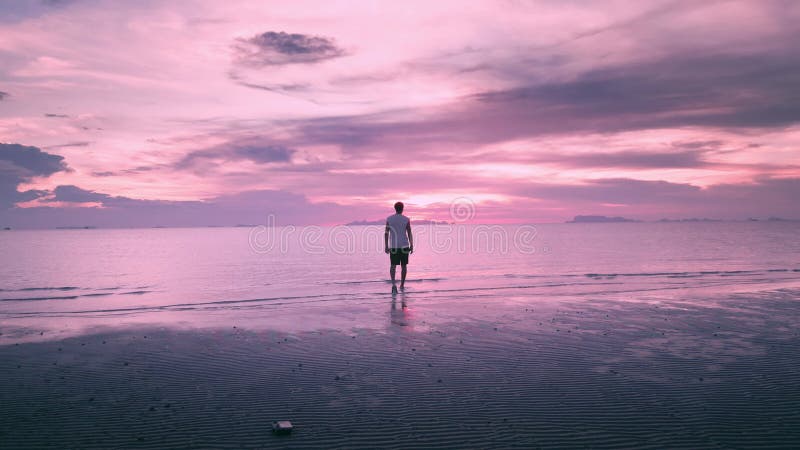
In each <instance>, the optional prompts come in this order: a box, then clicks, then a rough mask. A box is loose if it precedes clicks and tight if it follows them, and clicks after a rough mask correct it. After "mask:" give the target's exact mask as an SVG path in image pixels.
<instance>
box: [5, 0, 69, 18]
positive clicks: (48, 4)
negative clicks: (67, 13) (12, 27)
mask: <svg viewBox="0 0 800 450" xmlns="http://www.w3.org/2000/svg"><path fill="white" fill-rule="evenodd" d="M75 1H77V0H38V1H37V0H27V1H5V2H3V7H2V8H0V22H17V21H22V20H26V19H29V18H33V17H38V16H41V15H44V14H47V13H49V12H50V11H51V10H52V9H53V8H58V7H64V6H67V5H69V4H70V3H74V2H75Z"/></svg>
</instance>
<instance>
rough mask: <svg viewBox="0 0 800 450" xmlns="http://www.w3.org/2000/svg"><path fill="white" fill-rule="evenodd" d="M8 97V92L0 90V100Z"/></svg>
mask: <svg viewBox="0 0 800 450" xmlns="http://www.w3.org/2000/svg"><path fill="white" fill-rule="evenodd" d="M6 97H8V92H3V91H0V100H5V99H6Z"/></svg>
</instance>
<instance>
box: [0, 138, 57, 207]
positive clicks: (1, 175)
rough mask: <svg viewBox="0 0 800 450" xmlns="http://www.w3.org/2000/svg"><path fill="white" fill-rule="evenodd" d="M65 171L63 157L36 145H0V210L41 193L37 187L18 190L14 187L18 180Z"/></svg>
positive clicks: (21, 181)
mask: <svg viewBox="0 0 800 450" xmlns="http://www.w3.org/2000/svg"><path fill="white" fill-rule="evenodd" d="M66 170H68V168H67V165H66V164H65V163H64V158H63V157H62V156H59V155H53V154H50V153H46V152H43V151H42V150H40V149H39V148H37V147H30V146H25V145H20V144H0V209H5V208H9V207H12V206H14V205H15V204H16V203H18V202H25V201H28V200H33V199H35V198H37V197H39V196H41V195H42V193H43V192H42V191H36V190H29V191H24V192H20V191H18V190H17V186H18V185H19V184H20V183H23V182H26V181H29V180H30V179H31V178H33V177H46V176H49V175H52V174H54V173H56V172H61V171H66Z"/></svg>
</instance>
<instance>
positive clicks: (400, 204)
mask: <svg viewBox="0 0 800 450" xmlns="http://www.w3.org/2000/svg"><path fill="white" fill-rule="evenodd" d="M404 206H405V205H403V202H397V203H395V204H394V210H395V211H397V214H400V213H401V212H403V207H404Z"/></svg>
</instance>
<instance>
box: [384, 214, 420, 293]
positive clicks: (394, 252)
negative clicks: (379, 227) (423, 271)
mask: <svg viewBox="0 0 800 450" xmlns="http://www.w3.org/2000/svg"><path fill="white" fill-rule="evenodd" d="M394 210H395V214H392V215H391V216H389V217H387V218H386V232H385V233H384V234H383V247H384V251H385V252H386V253H388V254H389V262H390V263H391V266H390V268H389V275H390V276H391V277H392V292H397V285H395V281H394V274H395V268H396V267H397V265H398V264H400V289H404V288H405V284H406V265H407V264H408V255H409V254H411V253H414V238H413V237H412V236H411V221H410V220H409V219H408V217H406V216H404V215H403V202H397V203H395V204H394Z"/></svg>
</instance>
